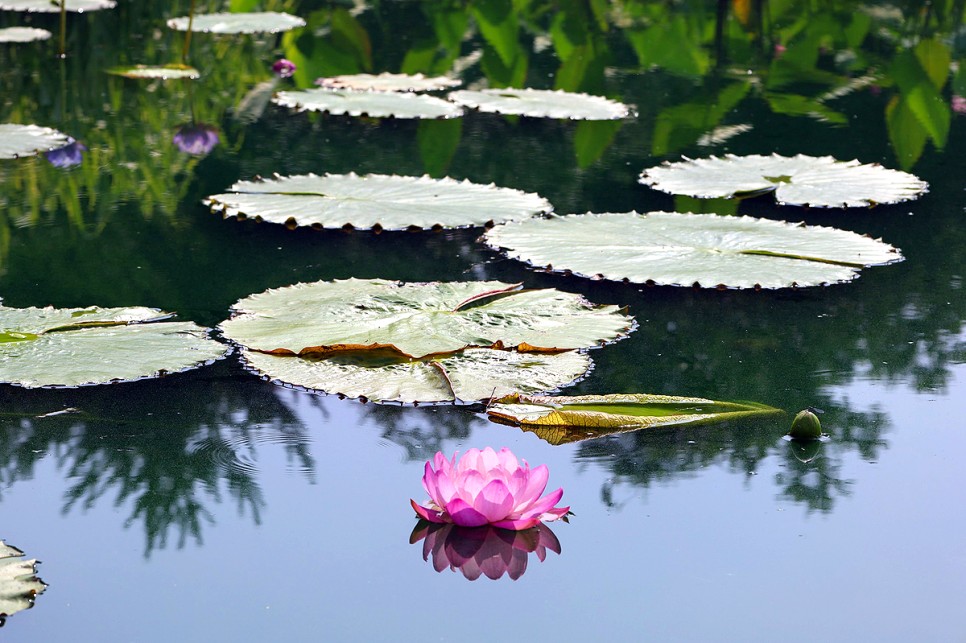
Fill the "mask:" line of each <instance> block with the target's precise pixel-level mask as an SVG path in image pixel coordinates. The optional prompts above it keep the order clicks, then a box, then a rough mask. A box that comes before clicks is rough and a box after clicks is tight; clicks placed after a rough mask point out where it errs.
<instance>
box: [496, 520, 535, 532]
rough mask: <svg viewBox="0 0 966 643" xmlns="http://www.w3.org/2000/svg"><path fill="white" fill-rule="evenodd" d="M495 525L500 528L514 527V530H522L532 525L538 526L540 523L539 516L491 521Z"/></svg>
mask: <svg viewBox="0 0 966 643" xmlns="http://www.w3.org/2000/svg"><path fill="white" fill-rule="evenodd" d="M491 524H492V525H493V526H494V527H499V528H500V529H513V530H514V531H520V530H521V529H530V527H536V526H537V525H539V524H540V519H539V518H515V519H510V518H507V519H506V520H498V521H497V522H494V523H491Z"/></svg>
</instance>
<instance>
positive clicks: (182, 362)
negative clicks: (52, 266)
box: [0, 306, 227, 388]
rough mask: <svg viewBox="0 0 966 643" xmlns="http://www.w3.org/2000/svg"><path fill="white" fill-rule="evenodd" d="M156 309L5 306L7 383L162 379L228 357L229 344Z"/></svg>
mask: <svg viewBox="0 0 966 643" xmlns="http://www.w3.org/2000/svg"><path fill="white" fill-rule="evenodd" d="M167 317H170V314H168V313H163V312H160V311H158V310H155V309H152V308H140V307H134V308H98V307H96V306H95V307H91V308H66V309H63V308H62V309H55V308H7V307H4V306H0V382H3V383H9V384H15V385H18V386H23V387H26V388H37V387H67V386H85V385H89V384H107V383H113V382H121V381H131V380H138V379H144V378H149V377H159V376H161V375H164V374H166V373H173V372H179V371H185V370H189V369H192V368H196V367H198V366H201V365H203V364H207V363H209V362H211V361H214V360H216V359H220V358H222V357H224V356H225V354H226V350H227V349H226V347H225V346H224V345H223V344H220V343H218V342H215V341H213V340H211V339H209V338H208V334H207V330H206V329H204V328H202V327H200V326H197V325H196V324H193V323H190V322H161V320H163V319H165V318H167Z"/></svg>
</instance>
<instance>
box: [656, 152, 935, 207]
mask: <svg viewBox="0 0 966 643" xmlns="http://www.w3.org/2000/svg"><path fill="white" fill-rule="evenodd" d="M640 182H641V183H643V184H644V185H649V186H651V187H653V188H655V189H658V190H661V191H663V192H669V193H671V194H685V195H688V196H693V197H699V198H702V199H710V198H722V197H723V198H731V197H736V196H751V195H757V194H762V193H764V192H770V191H772V190H774V191H775V198H776V199H777V200H778V203H779V204H781V205H808V206H813V207H824V208H848V207H858V206H871V205H876V204H878V203H899V202H900V201H908V200H910V199H916V198H918V197H919V196H920V195H921V194H923V193H924V192H925V191H926V189H927V188H928V184H927V183H926V182H925V181H922V180H920V179H919V178H917V177H915V176H913V175H912V174H908V173H906V172H900V171H899V170H889V169H886V168H884V167H882V166H881V165H878V164H864V165H863V164H861V163H859V162H858V161H837V160H835V159H834V158H832V157H831V156H805V155H804V154H799V155H797V156H793V157H787V156H779V155H777V154H772V155H771V156H760V155H757V154H754V155H751V156H734V155H733V154H727V155H725V156H724V157H722V158H719V157H716V156H712V157H710V158H706V159H694V160H692V159H685V160H684V161H680V162H678V163H665V164H664V165H660V166H657V167H652V168H649V169H647V170H644V171H643V172H642V173H641V176H640Z"/></svg>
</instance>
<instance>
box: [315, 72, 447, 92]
mask: <svg viewBox="0 0 966 643" xmlns="http://www.w3.org/2000/svg"><path fill="white" fill-rule="evenodd" d="M315 84H316V85H318V86H319V87H325V88H328V89H353V90H358V91H380V92H431V91H436V90H440V89H449V88H450V87H459V86H460V85H461V84H462V81H460V80H457V79H455V78H449V77H448V76H433V77H429V76H424V75H423V74H390V73H388V72H386V73H382V74H378V75H374V74H345V75H342V76H330V77H328V78H318V79H316V81H315Z"/></svg>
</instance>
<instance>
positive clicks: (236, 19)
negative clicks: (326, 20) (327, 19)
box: [168, 11, 305, 34]
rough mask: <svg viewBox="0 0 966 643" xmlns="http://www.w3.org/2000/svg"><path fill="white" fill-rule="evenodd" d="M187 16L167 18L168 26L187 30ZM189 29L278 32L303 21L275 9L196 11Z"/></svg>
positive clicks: (225, 32)
mask: <svg viewBox="0 0 966 643" xmlns="http://www.w3.org/2000/svg"><path fill="white" fill-rule="evenodd" d="M189 20H190V18H189V16H181V17H180V18H172V19H171V20H168V27H169V28H171V29H175V30H177V31H188V24H189ZM190 24H191V31H193V32H202V33H217V34H240V33H280V32H282V31H289V30H290V29H296V28H298V27H304V26H305V21H304V20H302V19H301V18H299V17H298V16H293V15H291V14H288V13H279V12H277V11H264V12H253V13H208V14H204V13H196V14H195V16H194V20H192V21H190Z"/></svg>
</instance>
